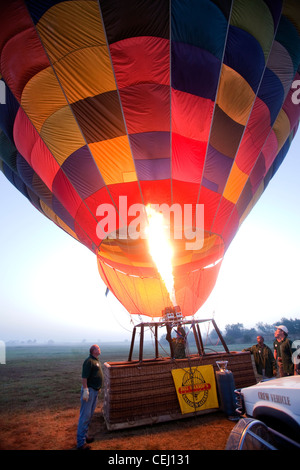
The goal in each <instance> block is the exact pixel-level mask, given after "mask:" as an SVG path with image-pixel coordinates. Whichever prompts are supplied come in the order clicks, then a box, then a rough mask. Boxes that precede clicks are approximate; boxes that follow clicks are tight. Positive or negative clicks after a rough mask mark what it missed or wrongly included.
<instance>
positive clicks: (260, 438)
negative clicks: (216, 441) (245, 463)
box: [226, 418, 274, 450]
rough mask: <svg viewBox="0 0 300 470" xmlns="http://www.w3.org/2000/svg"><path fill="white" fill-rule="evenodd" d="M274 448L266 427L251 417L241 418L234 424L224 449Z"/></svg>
mask: <svg viewBox="0 0 300 470" xmlns="http://www.w3.org/2000/svg"><path fill="white" fill-rule="evenodd" d="M267 449H274V445H273V443H272V436H271V434H270V432H269V430H268V427H267V426H266V425H265V424H264V423H262V422H261V421H258V420H256V419H252V418H242V419H240V421H239V422H238V423H237V424H236V425H235V426H234V428H233V430H232V431H231V433H230V436H229V438H228V441H227V444H226V450H267Z"/></svg>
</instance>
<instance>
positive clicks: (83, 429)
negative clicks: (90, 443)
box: [77, 387, 99, 447]
mask: <svg viewBox="0 0 300 470" xmlns="http://www.w3.org/2000/svg"><path fill="white" fill-rule="evenodd" d="M89 392H90V395H89V399H88V401H84V400H83V399H82V394H83V387H82V388H81V397H80V400H81V407H80V415H79V421H78V428H77V447H81V446H83V444H85V440H86V437H87V434H88V429H89V424H90V422H91V419H92V417H93V414H94V411H95V408H96V405H97V401H98V393H99V392H98V391H97V390H94V389H93V388H91V387H89Z"/></svg>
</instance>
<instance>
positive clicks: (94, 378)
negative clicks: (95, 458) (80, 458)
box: [77, 344, 103, 450]
mask: <svg viewBox="0 0 300 470" xmlns="http://www.w3.org/2000/svg"><path fill="white" fill-rule="evenodd" d="M100 354H101V350H100V348H99V346H98V345H97V344H94V345H93V346H91V348H90V355H89V357H88V358H87V359H86V360H85V361H84V363H83V366H82V387H81V407H80V416H79V421H78V428H77V449H80V450H89V449H90V446H88V444H87V443H89V442H92V441H93V439H92V438H89V437H88V436H87V434H88V429H89V425H90V422H91V419H92V417H93V414H94V411H95V408H96V405H97V401H98V393H99V390H100V388H101V387H102V383H103V373H102V368H101V364H100V362H99V356H100Z"/></svg>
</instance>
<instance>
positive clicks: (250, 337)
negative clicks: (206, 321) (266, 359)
mask: <svg viewBox="0 0 300 470" xmlns="http://www.w3.org/2000/svg"><path fill="white" fill-rule="evenodd" d="M274 325H285V326H286V327H287V329H288V331H289V335H288V336H289V338H290V339H292V340H294V339H299V340H300V319H298V318H294V319H292V318H290V319H288V318H281V320H278V322H276V323H273V324H272V325H269V324H267V323H262V322H259V323H257V324H256V325H255V327H253V328H245V327H244V325H243V323H234V324H231V325H226V326H225V330H224V331H221V333H222V336H223V337H224V339H225V341H226V343H228V344H230V343H253V344H255V343H256V337H257V335H262V336H263V337H264V339H265V342H268V341H269V342H270V341H273V340H274V332H275V326H274ZM215 337H216V333H215V332H212V333H211V339H212V340H213V339H214V338H215Z"/></svg>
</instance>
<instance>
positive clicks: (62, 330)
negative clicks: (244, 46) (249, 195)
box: [0, 134, 300, 342]
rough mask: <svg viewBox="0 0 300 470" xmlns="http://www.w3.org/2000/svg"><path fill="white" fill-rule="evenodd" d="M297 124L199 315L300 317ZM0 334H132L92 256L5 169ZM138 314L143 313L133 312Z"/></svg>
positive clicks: (251, 321)
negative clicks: (28, 197)
mask: <svg viewBox="0 0 300 470" xmlns="http://www.w3.org/2000/svg"><path fill="white" fill-rule="evenodd" d="M299 176H300V134H298V135H297V136H296V138H295V139H294V142H293V143H292V146H291V148H290V151H289V153H288V155H287V157H286V158H285V160H284V162H283V164H282V165H281V167H280V169H279V171H278V172H277V174H276V175H275V177H274V178H273V179H272V180H271V182H270V184H269V186H268V188H267V190H266V191H265V192H264V194H263V195H262V197H261V199H260V200H259V202H258V203H257V204H256V206H255V207H254V209H253V210H252V212H251V213H250V214H249V216H248V217H247V219H246V221H245V222H244V223H243V225H242V227H241V228H240V230H239V232H238V233H237V235H236V237H235V239H234V240H233V242H232V244H231V246H230V248H229V249H228V251H227V253H226V255H225V259H224V261H223V264H222V266H221V270H220V274H219V278H218V280H217V284H216V286H215V289H214V291H213V293H212V294H211V296H210V298H209V299H208V301H207V302H206V303H205V304H204V306H203V307H202V308H201V309H200V310H199V312H198V313H197V315H196V318H199V319H201V318H211V317H212V316H214V318H215V320H216V322H217V325H218V326H219V328H220V329H221V330H222V329H224V327H225V325H226V324H231V323H242V324H244V326H245V327H247V328H248V327H252V326H253V327H254V326H255V324H256V323H258V322H263V323H268V324H273V323H274V322H278V320H280V319H281V318H282V317H287V318H299V317H300V295H299V278H300V276H299V266H300V244H299V239H300V236H299V234H300V184H299ZM0 207H1V210H0V260H1V265H0V266H1V267H0V340H2V341H5V342H7V341H9V340H25V341H26V340H28V339H31V340H34V339H35V340H37V341H48V340H50V339H52V340H54V341H82V340H83V339H86V340H87V341H92V342H93V341H108V340H110V339H111V340H114V339H115V340H119V339H121V340H124V339H130V337H131V331H132V324H131V323H130V320H131V318H130V316H129V314H128V313H127V312H126V311H125V310H124V309H123V307H121V306H120V304H119V303H118V302H117V301H116V300H115V299H114V297H113V295H112V294H111V293H110V294H109V295H108V297H107V298H106V297H105V290H106V287H105V285H104V284H103V282H102V281H101V278H100V275H99V273H98V268H97V261H96V256H94V255H93V254H92V253H91V252H90V251H89V250H88V249H87V248H85V247H84V246H82V245H80V244H79V243H78V242H76V241H75V240H73V239H72V238H71V237H70V236H68V235H67V234H66V233H64V232H63V231H62V230H60V229H59V228H58V227H56V226H55V225H54V224H53V223H51V222H50V221H49V220H48V219H46V218H45V217H43V216H42V215H41V214H40V213H39V212H38V211H37V210H35V209H34V207H33V206H32V205H31V204H30V203H29V202H28V201H27V200H26V198H25V197H24V196H22V195H21V194H20V193H19V192H18V191H17V190H16V189H15V188H14V187H13V186H12V185H11V184H10V183H9V182H8V181H7V180H6V178H5V177H4V176H3V174H2V173H1V172H0ZM132 320H133V321H134V323H138V322H139V321H140V320H139V318H137V317H136V316H132Z"/></svg>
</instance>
